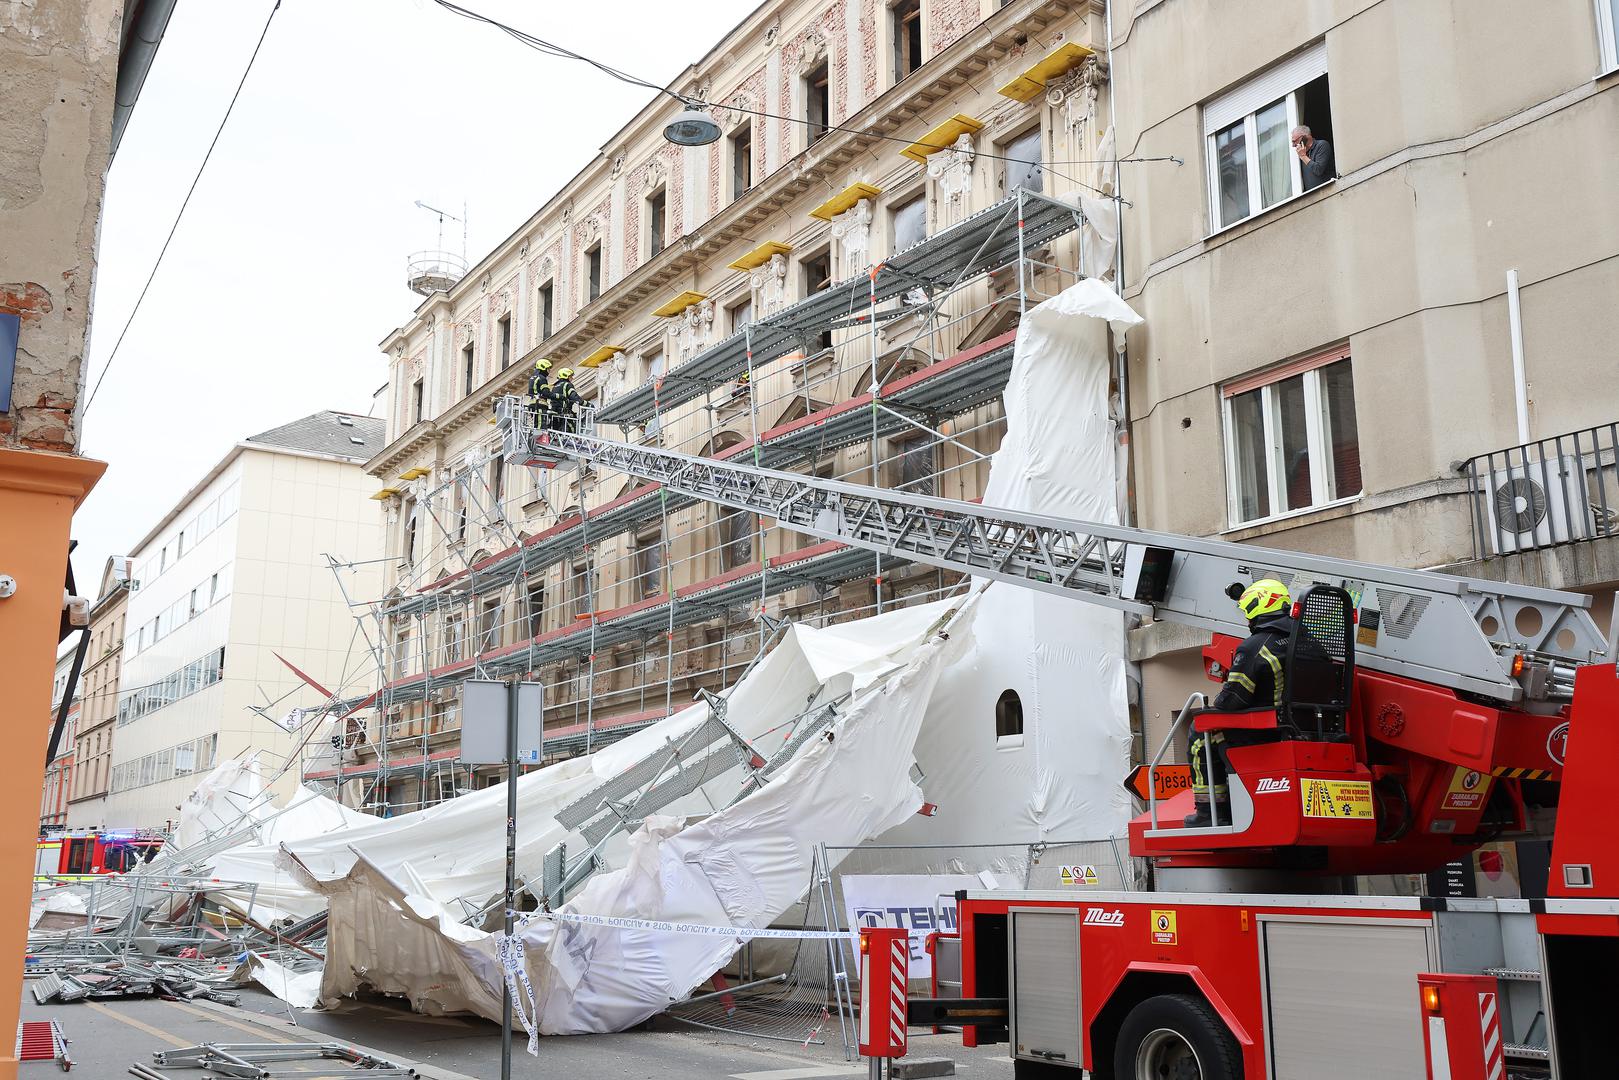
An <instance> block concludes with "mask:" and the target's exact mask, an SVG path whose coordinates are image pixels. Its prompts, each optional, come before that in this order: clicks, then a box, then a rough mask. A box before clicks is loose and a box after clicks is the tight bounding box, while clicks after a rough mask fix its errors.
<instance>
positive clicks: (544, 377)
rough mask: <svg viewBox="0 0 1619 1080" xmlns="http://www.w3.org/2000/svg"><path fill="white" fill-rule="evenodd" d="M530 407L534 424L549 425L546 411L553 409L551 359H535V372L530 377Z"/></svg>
mask: <svg viewBox="0 0 1619 1080" xmlns="http://www.w3.org/2000/svg"><path fill="white" fill-rule="evenodd" d="M528 407H529V409H531V410H532V411H533V413H534V426H535V427H536V428H538V429H542V430H543V429H544V428H545V427H547V426H548V425H547V423H546V420H547V417H546V415H545V414H546V413H548V412H550V411H551V361H549V360H547V359H545V357H543V356H542V357H540V359H538V360H536V361H534V374H532V375H530V376H529V377H528Z"/></svg>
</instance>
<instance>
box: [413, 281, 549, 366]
mask: <svg viewBox="0 0 1619 1080" xmlns="http://www.w3.org/2000/svg"><path fill="white" fill-rule="evenodd" d="M556 295H557V290H556V285H555V284H554V283H553V282H549V281H547V282H546V283H545V284H544V285H541V286H540V298H539V308H540V340H541V341H544V340H545V339H546V338H548V337H550V336H551V319H552V316H553V315H555V314H556ZM418 385H419V384H418Z"/></svg>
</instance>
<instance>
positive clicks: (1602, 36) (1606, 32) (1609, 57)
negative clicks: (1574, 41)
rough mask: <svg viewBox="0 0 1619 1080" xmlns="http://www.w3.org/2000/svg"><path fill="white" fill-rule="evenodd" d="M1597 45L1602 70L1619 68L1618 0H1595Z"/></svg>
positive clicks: (1607, 70)
mask: <svg viewBox="0 0 1619 1080" xmlns="http://www.w3.org/2000/svg"><path fill="white" fill-rule="evenodd" d="M1597 45H1598V50H1599V52H1600V53H1601V57H1602V70H1603V71H1604V72H1609V71H1612V70H1614V69H1615V68H1619V0H1597Z"/></svg>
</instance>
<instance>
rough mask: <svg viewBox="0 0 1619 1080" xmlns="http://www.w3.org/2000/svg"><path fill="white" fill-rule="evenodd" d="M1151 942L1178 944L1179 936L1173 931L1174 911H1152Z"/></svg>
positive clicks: (1156, 943)
mask: <svg viewBox="0 0 1619 1080" xmlns="http://www.w3.org/2000/svg"><path fill="white" fill-rule="evenodd" d="M1151 932H1152V943H1153V944H1154V945H1178V944H1179V943H1180V941H1179V936H1178V935H1177V934H1176V932H1175V913H1174V912H1173V911H1154V912H1153V913H1152V931H1151Z"/></svg>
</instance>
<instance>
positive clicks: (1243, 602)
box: [1237, 578, 1293, 620]
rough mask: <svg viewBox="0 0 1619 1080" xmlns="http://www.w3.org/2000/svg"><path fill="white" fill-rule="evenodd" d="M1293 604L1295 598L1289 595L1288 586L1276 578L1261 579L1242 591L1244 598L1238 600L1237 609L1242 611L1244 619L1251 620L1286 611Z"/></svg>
mask: <svg viewBox="0 0 1619 1080" xmlns="http://www.w3.org/2000/svg"><path fill="white" fill-rule="evenodd" d="M1292 604H1293V597H1292V596H1291V595H1289V593H1288V591H1287V586H1286V585H1283V584H1282V583H1281V582H1280V581H1277V580H1276V579H1275V578H1261V579H1260V580H1258V581H1256V582H1254V583H1253V584H1252V585H1250V586H1248V587H1247V588H1246V589H1244V590H1242V596H1241V597H1239V598H1238V599H1237V607H1239V608H1241V609H1242V617H1243V618H1245V619H1250V620H1251V619H1257V618H1259V617H1260V616H1261V615H1269V614H1271V613H1272V612H1276V611H1285V610H1286V609H1287V608H1289V607H1291V606H1292Z"/></svg>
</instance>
